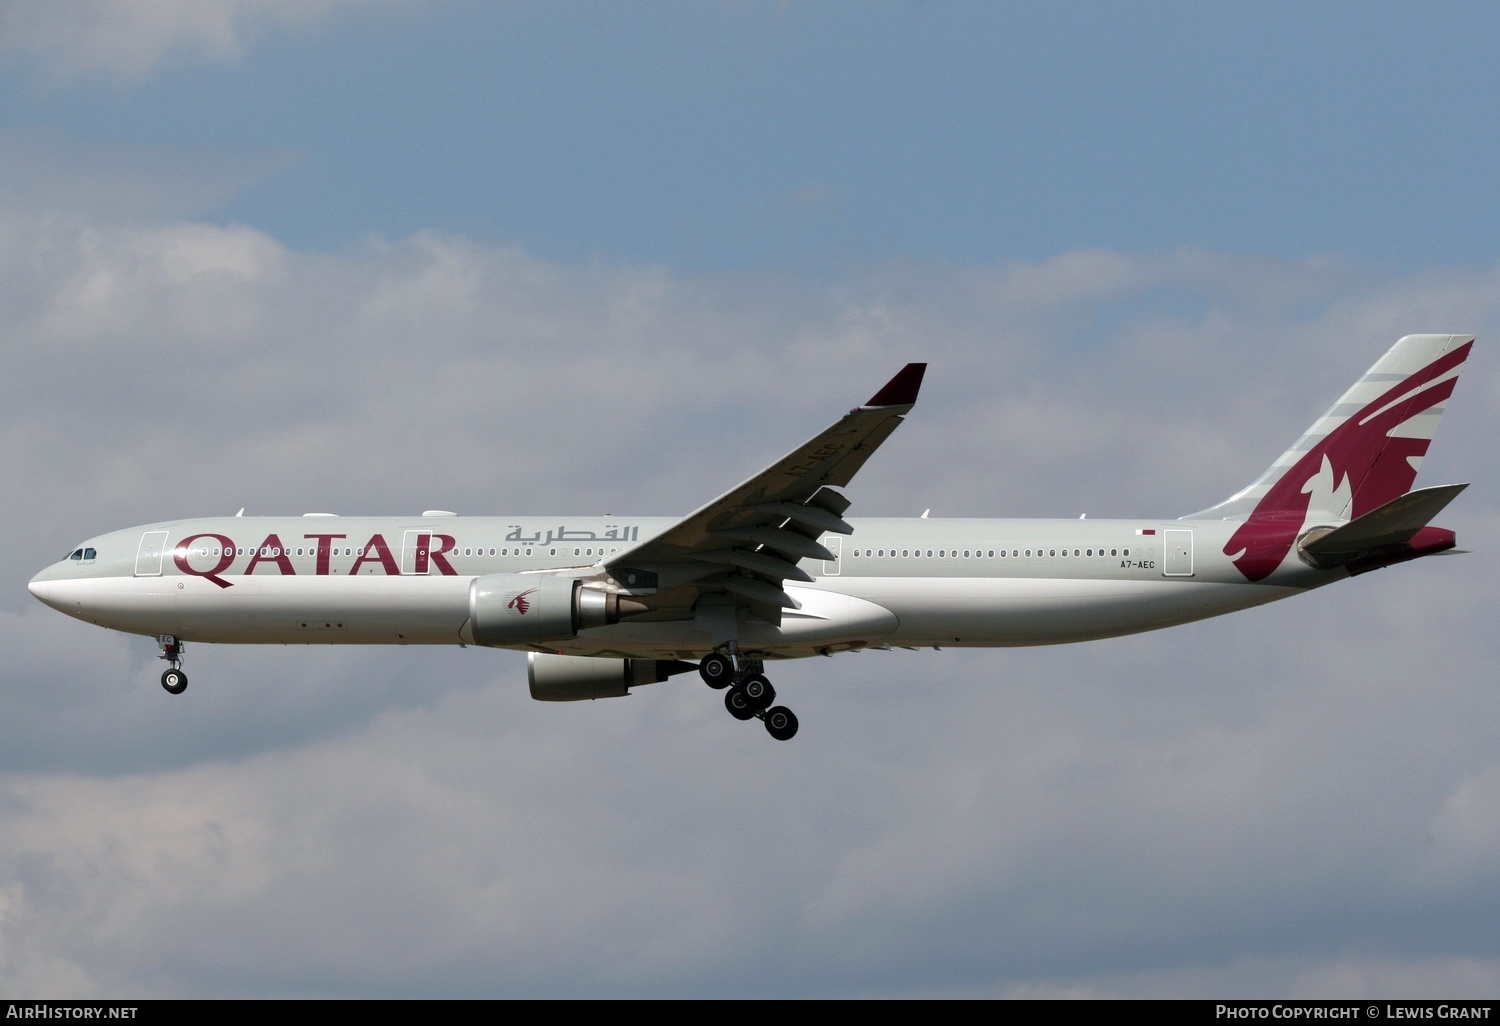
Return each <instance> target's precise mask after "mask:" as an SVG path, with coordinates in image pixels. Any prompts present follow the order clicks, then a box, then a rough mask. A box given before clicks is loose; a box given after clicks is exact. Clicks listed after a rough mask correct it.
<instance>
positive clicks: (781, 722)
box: [761, 705, 797, 741]
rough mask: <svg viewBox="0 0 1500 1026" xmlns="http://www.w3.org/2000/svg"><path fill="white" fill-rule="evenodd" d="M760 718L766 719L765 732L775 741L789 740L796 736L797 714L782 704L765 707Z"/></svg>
mask: <svg viewBox="0 0 1500 1026" xmlns="http://www.w3.org/2000/svg"><path fill="white" fill-rule="evenodd" d="M761 719H763V720H765V721H766V733H767V734H770V735H771V736H772V737H774V738H775V739H776V740H777V741H790V740H791V739H792V738H794V737H796V736H797V716H796V714H795V713H793V712H792V711H791V710H790V709H788V708H787V707H786V706H784V705H778V706H774V707H772V708H770V709H767V710H766V711H765V714H764V715H763V716H761Z"/></svg>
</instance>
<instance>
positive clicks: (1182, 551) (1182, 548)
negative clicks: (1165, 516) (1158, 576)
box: [1161, 528, 1193, 577]
mask: <svg viewBox="0 0 1500 1026" xmlns="http://www.w3.org/2000/svg"><path fill="white" fill-rule="evenodd" d="M1163 533H1164V534H1165V535H1166V537H1165V539H1164V540H1163V541H1162V562H1161V573H1162V576H1163V577H1191V576H1193V532H1192V531H1188V530H1181V529H1177V528H1169V529H1168V530H1166V531H1165V532H1163Z"/></svg>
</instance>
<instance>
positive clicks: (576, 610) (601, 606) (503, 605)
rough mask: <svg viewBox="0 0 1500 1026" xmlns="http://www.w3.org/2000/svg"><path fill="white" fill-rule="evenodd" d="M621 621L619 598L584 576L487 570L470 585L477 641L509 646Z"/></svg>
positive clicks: (560, 637) (570, 635)
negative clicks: (593, 586) (597, 588)
mask: <svg viewBox="0 0 1500 1026" xmlns="http://www.w3.org/2000/svg"><path fill="white" fill-rule="evenodd" d="M619 620H620V598H619V596H618V595H614V594H611V593H608V592H602V591H595V590H593V589H591V588H585V587H584V586H583V582H582V581H578V580H574V579H573V578H570V577H549V576H546V575H544V574H488V575H486V576H484V577H476V578H475V579H474V581H473V583H472V584H470V585H469V625H470V628H471V630H472V631H473V633H474V643H475V644H476V645H490V646H494V647H501V648H503V647H507V646H514V645H533V644H542V643H545V642H548V641H564V640H566V639H568V638H573V637H577V636H578V632H579V631H581V630H583V629H585V628H588V627H604V626H607V625H609V624H612V623H618V622H619Z"/></svg>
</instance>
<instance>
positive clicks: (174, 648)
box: [156, 634, 187, 695]
mask: <svg viewBox="0 0 1500 1026" xmlns="http://www.w3.org/2000/svg"><path fill="white" fill-rule="evenodd" d="M156 643H157V644H158V645H160V646H161V658H162V659H165V660H166V661H167V665H168V666H169V667H170V669H168V670H166V671H164V672H163V673H162V675H161V686H162V687H163V688H165V689H166V691H167V694H169V695H180V694H182V693H183V692H184V691H186V690H187V674H185V673H183V672H182V650H183V649H184V648H186V647H187V645H186V644H185V643H183V642H181V641H179V640H177V638H175V637H174V636H172V635H171V634H161V635H158V636H157V638H156Z"/></svg>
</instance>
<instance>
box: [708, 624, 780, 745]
mask: <svg viewBox="0 0 1500 1026" xmlns="http://www.w3.org/2000/svg"><path fill="white" fill-rule="evenodd" d="M736 648H737V646H731V647H730V650H729V651H728V652H710V653H709V654H708V655H706V656H704V657H703V660H702V662H700V663H699V664H698V675H699V676H700V677H702V678H703V682H704V683H705V684H707V685H708V686H709V687H711V688H714V689H715V690H719V691H723V692H724V708H726V709H728V710H729V715H731V716H733V717H734V718H735V719H737V720H751V719H759V720H760V721H761V722H763V723H764V724H765V725H766V733H768V734H770V735H771V736H772V737H774V738H775V739H776V740H777V741H790V740H791V739H792V737H793V736H794V735H795V734H796V733H797V716H796V714H795V713H793V712H792V711H791V710H790V709H788V708H787V707H786V706H784V705H776V706H773V705H772V704H771V703H772V702H774V701H776V689H775V688H773V687H772V686H771V682H770V681H769V680H767V679H766V677H765V675H764V674H762V673H761V663H760V660H758V659H756V660H747V659H742V658H740V654H739V652H738V651H736Z"/></svg>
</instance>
